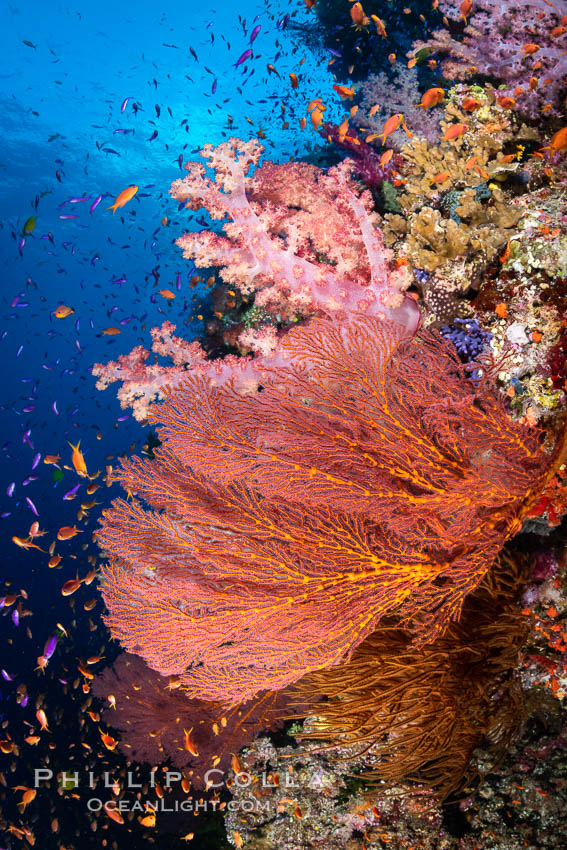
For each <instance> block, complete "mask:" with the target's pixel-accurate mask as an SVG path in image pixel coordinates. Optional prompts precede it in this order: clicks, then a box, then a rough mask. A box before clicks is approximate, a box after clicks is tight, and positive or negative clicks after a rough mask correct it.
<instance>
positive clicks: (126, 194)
mask: <svg viewBox="0 0 567 850" xmlns="http://www.w3.org/2000/svg"><path fill="white" fill-rule="evenodd" d="M137 191H138V186H128V188H127V189H123V190H122V191H121V192H120V194H119V195H117V196H116V200H115V201H114V203H113V204H112V206H110V207H107V208H106V209H107V210H112V215H114V213H115V212H116V210H117V209H120V208H121V207H123V206H125V204H127V203H128V201H131V200H132V198H133V197H134V195H135V194H136V192H137Z"/></svg>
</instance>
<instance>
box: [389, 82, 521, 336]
mask: <svg viewBox="0 0 567 850" xmlns="http://www.w3.org/2000/svg"><path fill="white" fill-rule="evenodd" d="M472 93H474V94H475V101H476V102H477V103H478V105H479V108H475V109H474V111H473V112H472V113H469V112H467V111H466V109H465V108H464V106H463V104H464V105H465V106H466V105H467V103H468V101H470V100H471V99H472V98H471V89H470V88H468V87H466V86H459V87H456V88H455V89H453V90H452V91H451V93H450V100H449V103H448V105H447V108H446V110H445V118H444V121H443V122H442V127H443V129H444V130H447V129H448V128H450V127H454V126H455V123H451V122H456V125H457V126H460V127H465V128H466V131H465V132H464V133H463V134H462V135H461V136H460V137H458V138H456V139H454V140H452V141H446V142H441V143H438V144H435V145H431V144H429V143H428V142H427V141H426V140H425V139H424V138H421V137H416V138H415V139H413V140H412V141H410V142H409V143H408V144H406V145H405V146H404V148H403V149H402V152H401V153H402V157H403V159H404V160H405V161H406V163H407V164H408V165H407V167H406V168H405V169H402V173H403V174H404V177H405V181H404V185H403V189H400V190H399V192H398V196H397V201H398V203H399V205H400V207H401V213H400V214H398V215H387V216H386V223H385V228H384V233H385V240H386V244H387V245H389V246H394V247H395V250H396V252H397V254H398V255H401V256H404V257H406V258H407V259H408V260H409V262H410V263H411V265H412V267H413V268H414V269H417V270H420V271H423V272H426V273H427V276H426V277H424V278H422V279H421V280H420V285H421V290H422V293H423V298H424V306H425V310H426V317H425V321H426V323H427V322H428V321H431V320H435V321H437V322H440V323H443V322H447V321H449V320H451V319H452V318H454V317H455V315H457V314H458V309H459V303H460V302H461V301H462V297H463V295H464V294H465V293H467V292H468V291H469V290H470V289H471V287H475V286H476V287H477V288H479V287H480V285H481V280H482V277H483V275H484V274H485V272H486V269H487V268H488V266H489V265H490V264H491V263H492V262H493V260H494V259H495V258H496V257H497V255H498V254H499V253H500V252H502V251H504V249H505V247H506V245H507V243H508V241H509V240H511V239H512V237H513V236H514V235H515V233H516V230H517V227H518V223H519V221H520V219H521V218H522V216H523V215H524V212H525V210H524V208H523V207H522V206H521V204H519V202H518V200H519V198H518V193H519V192H522V191H525V189H526V188H527V186H528V183H529V181H530V179H532V174H531V172H528V171H527V170H526V168H525V166H524V165H523V164H522V163H520V162H519V161H518V157H519V156H520V155H521V150H522V148H521V147H520V146H521V144H522V142H523V144H524V146H525V145H526V144H529V143H533V141H535V139H536V138H537V135H536V134H535V133H534V131H533V129H531V128H528V127H526V126H525V125H520V124H519V123H518V122H517V121H516V119H515V118H514V117H513V115H512V114H511V113H510V111H509V110H506V109H504V107H502V106H500V105H499V104H498V102H497V99H496V95H495V92H494V91H493V90H492V89H490V88H485V89H476V90H474V91H473V92H472ZM508 147H512V150H513V151H514V152H515V153H512V154H510V153H505V152H504V151H505V150H507V149H508ZM418 280H419V278H418Z"/></svg>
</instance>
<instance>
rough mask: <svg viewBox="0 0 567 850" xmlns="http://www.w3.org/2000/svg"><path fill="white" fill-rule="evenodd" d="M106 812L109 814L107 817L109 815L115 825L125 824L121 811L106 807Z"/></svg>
mask: <svg viewBox="0 0 567 850" xmlns="http://www.w3.org/2000/svg"><path fill="white" fill-rule="evenodd" d="M104 811H105V814H107V815H108V817H109V818H110V819H111V820H113V821H114V822H115V823H119V824H123V823H124V818H123V817H122V815H121V814H120V812H119V811H117V810H116V809H111V808H110V807H108V806H105V807H104Z"/></svg>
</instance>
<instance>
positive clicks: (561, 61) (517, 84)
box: [408, 0, 567, 117]
mask: <svg viewBox="0 0 567 850" xmlns="http://www.w3.org/2000/svg"><path fill="white" fill-rule="evenodd" d="M441 8H442V11H443V12H444V13H445V14H446V15H447V16H448V17H454V18H455V19H456V18H457V17H458V16H459V15H458V3H457V2H455V3H452V2H444V3H442V4H441ZM566 13H567V3H566V2H565V0H557V2H555V3H554V4H553V5H551V3H549V2H547V0H475V3H474V6H473V11H472V13H471V15H470V18H469V22H468V25H467V26H466V27H465V30H464V38H463V40H462V41H459V40H457V39H456V38H454V37H453V36H452V35H451V33H450V31H449V30H448V29H445V30H437V31H436V32H434V33H433V36H432V38H431V39H430V40H429V41H427V42H422V41H419V42H416V43H415V44H414V45H413V49H412V51H411V52H410V53H409V54H408V56H414V55H415V53H416V51H418V50H420V49H422V48H424V47H427V48H429V49H432V50H434V51H436V52H437V53H438V54H440V55H441V58H442V63H441V67H442V70H443V73H444V75H445V76H446V77H448V78H449V79H463V78H465V77H467V76H469V75H470V74H471V73H477V74H482V75H484V76H487V77H492V78H493V79H495V80H497V81H499V82H500V83H501V84H503V86H504V88H503V89H502V94H504V95H511V96H513V97H515V99H516V100H517V106H518V109H519V110H521V111H522V112H523V113H525V114H526V115H529V116H532V117H534V116H536V115H538V114H539V113H540V112H545V113H555V114H557V113H558V112H559V110H560V107H561V94H562V92H564V90H565V80H566V77H567V30H566V28H565V25H564V23H563V18H562V16H565V14H566ZM461 17H462V15H461ZM532 81H533V82H532ZM520 89H521V91H520Z"/></svg>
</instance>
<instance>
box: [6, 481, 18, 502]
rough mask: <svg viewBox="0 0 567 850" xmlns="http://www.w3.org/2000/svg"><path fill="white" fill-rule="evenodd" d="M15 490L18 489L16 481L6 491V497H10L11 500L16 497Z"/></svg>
mask: <svg viewBox="0 0 567 850" xmlns="http://www.w3.org/2000/svg"><path fill="white" fill-rule="evenodd" d="M15 489H16V482H15V481H12V483H11V484H10V486H9V487H8V489H7V490H6V495H7V496H8V498H9V499H11V498H12V496H13V495H14V490H15Z"/></svg>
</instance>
